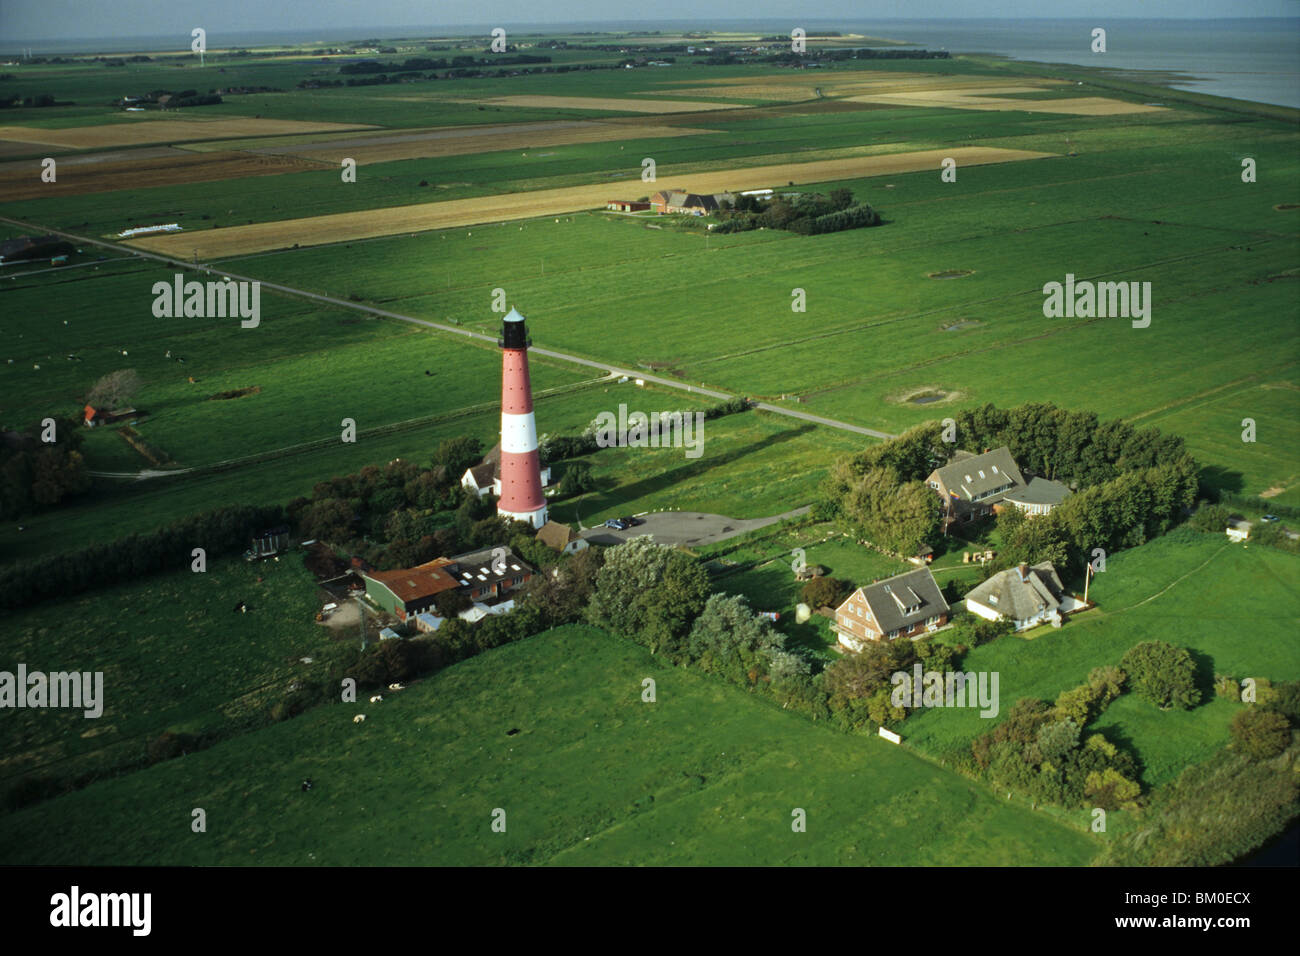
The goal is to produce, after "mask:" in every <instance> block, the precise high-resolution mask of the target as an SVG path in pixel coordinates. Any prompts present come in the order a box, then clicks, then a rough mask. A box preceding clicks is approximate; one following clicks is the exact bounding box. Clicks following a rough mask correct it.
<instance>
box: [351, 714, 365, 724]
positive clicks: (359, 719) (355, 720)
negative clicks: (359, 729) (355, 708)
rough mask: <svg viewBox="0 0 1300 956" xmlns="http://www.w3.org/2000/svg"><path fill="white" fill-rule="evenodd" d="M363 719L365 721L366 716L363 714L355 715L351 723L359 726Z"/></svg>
mask: <svg viewBox="0 0 1300 956" xmlns="http://www.w3.org/2000/svg"><path fill="white" fill-rule="evenodd" d="M365 719H366V715H365V714H357V715H356V716H355V717H353V718H352V722H353V723H354V724H359V723H361V722H362V721H363V720H365Z"/></svg>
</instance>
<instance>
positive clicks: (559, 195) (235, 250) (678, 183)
mask: <svg viewBox="0 0 1300 956" xmlns="http://www.w3.org/2000/svg"><path fill="white" fill-rule="evenodd" d="M1054 155H1056V154H1054V153H1037V152H1029V151H1027V150H1020V149H996V148H993V147H988V146H963V147H954V148H952V149H931V150H922V151H917V152H911V153H893V154H890V155H885V156H855V157H851V158H848V159H828V160H821V161H818V162H812V163H783V164H780V165H770V166H751V167H746V168H743V169H731V170H723V171H718V172H704V173H686V174H683V173H678V172H675V171H674V170H673V168H672V167H660V170H659V176H658V185H649V184H646V183H643V182H642V181H641V180H640V179H639V178H628V179H621V180H617V181H614V182H611V183H608V184H603V185H593V186H569V187H564V188H561V189H544V190H538V191H536V192H528V193H507V194H504V195H500V196H481V197H476V198H473V199H452V200H447V201H446V202H435V203H420V204H418V205H412V206H395V207H390V208H386V209H367V210H362V211H360V212H345V213H335V214H332V215H328V216H313V217H310V218H306V219H289V220H284V221H281V222H261V223H253V224H251V225H247V226H232V227H230V228H228V229H209V230H204V231H201V232H193V233H178V234H173V235H167V236H154V237H150V238H146V239H140V240H137V241H135V242H132V243H129V245H133V246H138V247H139V248H141V249H148V250H150V251H151V252H158V253H162V254H164V255H170V256H175V257H178V258H189V257H191V256H193V255H195V254H197V255H198V257H199V258H201V259H219V258H226V257H229V256H237V255H247V254H250V253H254V252H263V251H266V250H268V249H282V248H285V247H288V246H294V245H299V246H310V245H319V244H322V243H327V242H345V241H349V240H356V239H372V238H375V237H377V236H390V235H397V234H399V233H404V232H424V231H426V230H430V229H450V228H454V227H459V226H473V225H477V224H479V223H488V222H502V221H505V220H510V219H528V218H532V217H537V216H553V215H559V214H561V213H570V212H576V211H579V210H583V209H593V208H598V207H600V206H603V205H604V204H605V202H606V201H607V200H610V199H635V198H636V197H638V196H643V195H645V194H647V193H649V192H653V191H654V190H655V189H666V188H689V189H690V190H691V191H692V192H697V193H712V192H722V191H724V190H731V191H738V190H743V189H759V188H763V187H768V186H782V185H784V184H786V183H789V182H793V183H797V184H806V183H817V182H832V181H836V180H843V179H861V178H864V177H869V176H884V175H890V174H895V173H913V172H921V171H923V170H927V169H928V170H934V171H935V175H938V170H939V164H940V161H941V160H943V159H944V158H947V157H951V158H952V159H954V160H956V162H957V165H958V166H980V165H985V164H988V163H1009V162H1018V161H1021V160H1027V159H1043V158H1046V157H1049V156H1054Z"/></svg>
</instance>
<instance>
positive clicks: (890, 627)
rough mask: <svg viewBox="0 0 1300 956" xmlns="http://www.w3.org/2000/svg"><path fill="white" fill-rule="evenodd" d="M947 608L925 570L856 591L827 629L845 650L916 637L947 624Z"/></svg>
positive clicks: (927, 570)
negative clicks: (885, 640) (832, 632)
mask: <svg viewBox="0 0 1300 956" xmlns="http://www.w3.org/2000/svg"><path fill="white" fill-rule="evenodd" d="M949 611H950V608H949V607H948V602H947V601H945V600H944V599H943V594H942V593H940V591H939V585H938V584H937V583H936V582H935V580H934V575H933V574H931V573H930V569H929V568H918V569H917V570H915V571H907V572H905V573H903V574H896V575H894V577H892V578H886V579H885V580H883V581H877V582H876V583H875V584H869V585H867V586H866V587H862V588H858V589H857V590H856V591H854V592H853V593H852V594H850V595H849V596H848V597H847V598H846V599H845V601H844V603H843V604H841V605H840V606H839V607H837V608H836V609H835V620H834V623H832V625H831V629H832V630H833V631H835V633H836V634H838V635H839V641H840V643H841V644H843V645H844V646H845V647H847V648H848V649H849V650H853V651H860V650H862V649H863V648H864V647H866V645H867V642H868V641H878V640H880V639H881V638H885V639H888V640H891V641H892V640H895V639H896V638H899V637H913V638H914V637H918V636H920V635H922V634H925V633H927V632H931V631H937V630H938V629H939V628H941V627H943V626H944V625H945V624H947V623H948V613H949Z"/></svg>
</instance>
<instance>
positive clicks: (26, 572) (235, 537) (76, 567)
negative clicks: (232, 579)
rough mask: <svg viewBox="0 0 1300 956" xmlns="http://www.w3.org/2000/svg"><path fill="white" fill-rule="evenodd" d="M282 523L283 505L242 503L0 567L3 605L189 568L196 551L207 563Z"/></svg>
mask: <svg viewBox="0 0 1300 956" xmlns="http://www.w3.org/2000/svg"><path fill="white" fill-rule="evenodd" d="M283 520H284V513H283V510H282V509H281V508H279V507H255V506H252V505H238V506H232V507H227V508H218V509H216V510H214V511H205V512H203V513H202V514H197V515H191V516H189V517H186V518H182V519H180V520H178V521H173V522H171V523H170V524H167V525H164V526H163V527H161V528H159V529H157V530H156V531H149V532H145V533H142V534H130V535H127V536H126V537H124V538H118V539H117V540H115V541H112V542H109V543H106V544H93V545H90V546H88V547H85V548H80V549H78V550H76V551H68V552H64V553H62V554H51V555H47V556H45V557H42V558H36V559H35V560H32V561H25V562H23V563H21V564H12V565H10V566H8V567H6V568H4V569H0V607H7V608H13V607H25V606H27V605H29V604H36V603H37V602H39V601H43V600H45V599H47V598H53V597H58V598H66V597H68V596H70V595H73V594H79V593H81V592H82V591H88V590H90V589H91V588H97V587H104V586H107V585H111V584H118V583H121V582H125V581H134V580H136V579H137V578H139V577H141V576H143V575H146V574H153V573H155V572H157V571H171V570H177V569H179V568H188V567H189V566H190V562H191V561H192V560H193V556H192V551H193V549H194V548H203V549H204V551H205V552H206V554H207V557H208V560H211V559H212V558H213V557H215V556H217V555H222V554H236V553H239V552H241V551H243V550H244V549H245V548H247V547H248V542H249V539H250V538H251V537H252V535H253V534H254V533H255V532H257V531H258V530H259V529H261V528H265V527H269V526H273V525H276V524H279V523H280V522H281V521H283Z"/></svg>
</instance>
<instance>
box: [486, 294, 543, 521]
mask: <svg viewBox="0 0 1300 956" xmlns="http://www.w3.org/2000/svg"><path fill="white" fill-rule="evenodd" d="M499 344H500V345H501V497H500V499H499V500H498V501H497V513H498V514H500V515H504V516H505V517H507V518H514V519H516V520H518V521H527V522H528V523H529V524H531V525H532V526H533V527H534V528H540V527H541V526H542V525H544V524H546V498H545V497H544V496H543V495H542V467H541V459H540V458H539V457H538V454H537V423H536V422H535V421H534V420H533V387H532V382H531V381H530V380H529V377H528V345H529V342H528V329H527V328H526V327H525V325H524V317H523V316H522V315H520V314H519V313H518V312H516V311H515V310H514V309H511V310H510V314H509V315H507V316H506V318H505V322H504V323H502V327H501V341H500V343H499Z"/></svg>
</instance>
